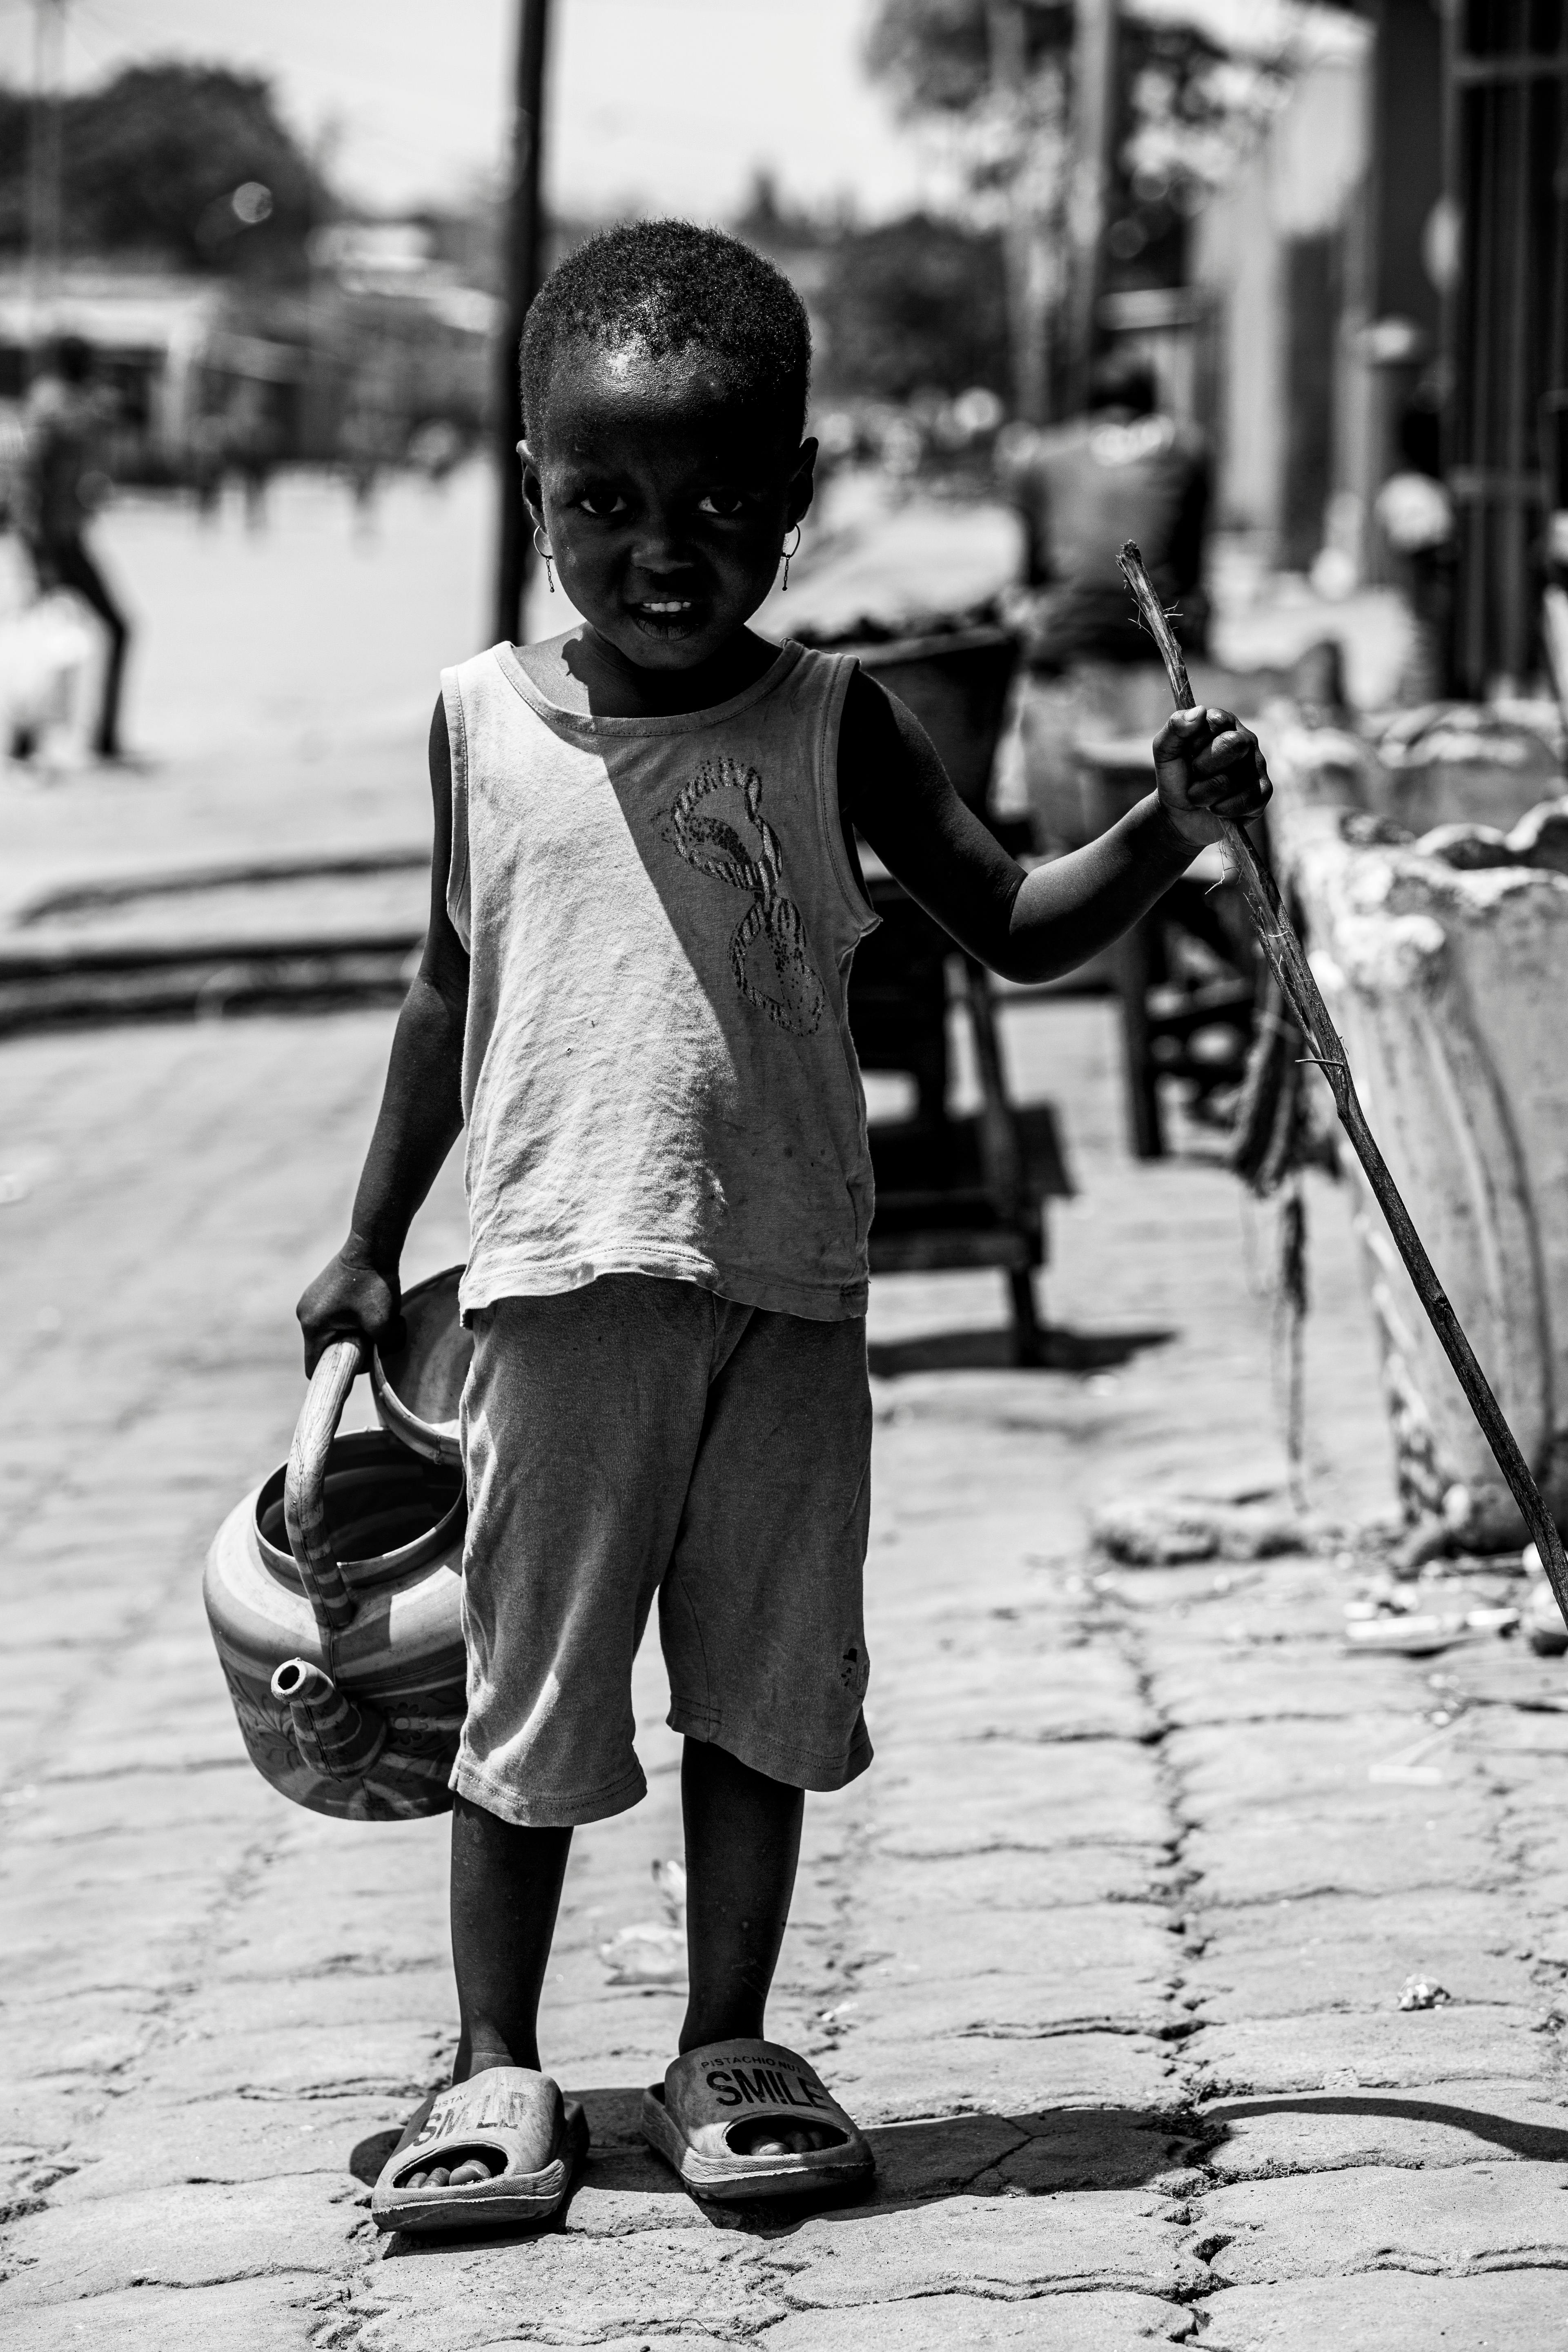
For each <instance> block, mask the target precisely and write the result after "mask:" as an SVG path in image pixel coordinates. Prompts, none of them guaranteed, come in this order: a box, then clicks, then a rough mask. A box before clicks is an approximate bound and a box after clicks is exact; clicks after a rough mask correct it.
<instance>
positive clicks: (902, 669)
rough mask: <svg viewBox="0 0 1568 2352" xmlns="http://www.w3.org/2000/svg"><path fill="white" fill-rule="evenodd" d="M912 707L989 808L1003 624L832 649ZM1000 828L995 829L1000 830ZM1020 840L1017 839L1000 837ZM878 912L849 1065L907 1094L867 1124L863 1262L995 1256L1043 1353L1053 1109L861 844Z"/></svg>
mask: <svg viewBox="0 0 1568 2352" xmlns="http://www.w3.org/2000/svg"><path fill="white" fill-rule="evenodd" d="M842 650H846V651H849V652H853V653H855V654H857V655H858V658H859V661H860V665H861V667H862V668H863V669H865V670H866V672H867V673H868V676H870V677H874V678H876V679H877V680H878V682H879V684H880V685H882V686H884V687H886V688H887V689H888V691H889V693H890V694H894V695H897V696H898V698H899V699H900V701H901V702H903V703H906V704H907V705H908V707H909V708H910V709H911V710H912V711H913V712H914V713H915V716H916V717H917V718H918V719H920V720H921V724H922V726H923V727H924V728H925V730H926V731H927V733H928V734H929V735H930V736H931V740H932V742H933V743H934V744H935V746H936V749H937V751H938V752H939V753H940V754H941V756H942V761H943V764H944V765H945V767H946V769H947V772H948V774H949V775H950V776H951V777H952V781H953V783H954V785H955V787H956V788H957V790H958V792H959V793H960V795H961V796H962V798H963V800H964V801H965V802H966V803H968V805H969V806H970V807H971V808H973V810H974V811H975V812H976V814H978V815H980V816H981V817H982V818H984V819H985V820H986V822H990V819H989V814H988V803H989V795H990V787H991V772H992V768H993V765H994V760H995V756H996V746H997V742H998V740H999V738H1000V735H1001V731H1002V720H1003V715H1004V712H1005V708H1006V701H1007V690H1008V688H1009V686H1010V685H1011V683H1012V678H1013V673H1014V669H1015V667H1016V661H1017V646H1016V640H1015V639H1014V638H1013V637H1012V635H1010V634H1009V633H1008V632H1007V631H1006V630H1005V629H1002V628H996V627H976V628H966V629H957V630H952V631H948V632H942V633H931V634H929V635H921V636H915V637H905V638H897V639H893V640H891V641H890V642H889V643H887V644H882V645H864V644H863V645H853V646H847V647H844V648H842ZM998 830H1000V828H998ZM1010 845H1013V846H1022V843H1021V842H1016V843H1013V844H1010ZM861 856H862V864H863V866H864V868H865V872H866V884H867V889H868V893H869V895H870V898H871V902H872V904H873V906H874V907H875V908H876V909H877V912H878V913H879V915H880V917H881V918H882V923H881V928H880V929H879V930H877V931H874V932H873V933H872V934H871V936H870V938H869V939H868V940H864V941H863V942H862V944H861V946H860V948H859V949H858V951H857V954H856V958H855V971H854V978H853V980H852V982H851V983H850V992H849V1024H850V1028H851V1030H852V1032H853V1034H854V1038H855V1045H856V1051H857V1052H858V1055H859V1057H860V1064H861V1066H862V1068H864V1069H868V1070H890V1071H896V1072H900V1073H903V1074H906V1075H907V1076H910V1078H912V1080H913V1082H914V1088H915V1108H914V1111H913V1113H912V1115H911V1116H910V1117H908V1118H900V1119H887V1120H883V1119H879V1120H875V1121H873V1122H872V1124H871V1128H870V1143H871V1160H872V1165H873V1169H874V1171H875V1174H876V1182H877V1213H876V1217H875V1220H874V1222H873V1223H872V1227H871V1241H870V1250H871V1270H872V1272H873V1273H874V1274H893V1273H908V1272H912V1271H915V1270H921V1271H923V1270H926V1269H930V1268H938V1267H950V1266H981V1265H993V1266H996V1267H998V1268H999V1269H1000V1270H1001V1271H1002V1272H1003V1273H1005V1276H1006V1277H1007V1286H1008V1293H1009V1297H1010V1301H1011V1307H1012V1315H1013V1329H1014V1343H1015V1349H1016V1356H1017V1360H1018V1361H1019V1362H1020V1363H1034V1362H1037V1361H1038V1360H1039V1359H1040V1353H1041V1333H1040V1326H1039V1318H1038V1313H1037V1304H1036V1300H1035V1296H1034V1282H1033V1277H1034V1271H1035V1268H1036V1267H1037V1266H1039V1265H1043V1264H1044V1263H1045V1260H1046V1255H1047V1226H1046V1202H1047V1200H1048V1199H1049V1198H1051V1197H1052V1196H1053V1195H1056V1196H1058V1197H1060V1196H1065V1195H1067V1194H1068V1193H1070V1192H1071V1189H1072V1188H1071V1186H1070V1184H1069V1183H1068V1179H1067V1175H1066V1171H1065V1168H1064V1165H1063V1160H1062V1154H1061V1150H1060V1146H1059V1142H1058V1133H1057V1124H1056V1118H1055V1113H1054V1111H1053V1110H1052V1108H1051V1107H1050V1105H1049V1104H1047V1103H1039V1104H1032V1105H1030V1106H1028V1107H1027V1108H1021V1107H1020V1106H1019V1105H1017V1104H1016V1103H1015V1102H1014V1101H1013V1099H1012V1097H1011V1095H1010V1093H1009V1091H1008V1087H1007V1082H1006V1076H1005V1071H1004V1068H1003V1062H1002V1054H1001V1047H1000V1042H999V1039H998V1036H997V1031H996V1018H995V1003H994V992H993V987H992V982H991V980H990V976H989V974H988V973H987V972H986V971H985V970H984V967H983V966H982V965H981V964H979V963H977V962H975V961H974V960H973V958H972V957H969V956H964V955H960V954H959V953H958V952H957V951H956V950H954V949H953V946H952V941H951V940H949V939H948V937H947V935H946V933H945V932H944V931H942V930H941V929H939V928H938V926H937V925H936V924H935V923H933V922H932V921H931V919H930V917H929V916H928V915H926V914H925V913H924V912H923V911H922V910H921V908H919V907H918V906H916V904H915V903H914V901H913V899H912V898H910V897H909V895H908V894H907V892H905V891H904V890H902V889H901V888H900V886H899V885H898V883H897V882H895V881H894V879H893V878H892V877H891V875H889V874H888V873H887V872H886V871H885V870H884V869H883V868H882V867H881V866H879V863H878V862H877V860H876V859H875V858H874V857H873V856H871V854H870V853H869V851H868V850H866V849H864V848H862V853H861ZM955 1018H956V1019H959V1020H962V1021H965V1022H966V1023H967V1024H968V1027H969V1033H970V1037H971V1040H972V1043H973V1054H974V1064H975V1071H976V1075H977V1077H978V1080H979V1085H980V1095H981V1102H980V1108H979V1110H978V1111H977V1112H974V1113H973V1114H972V1115H970V1116H968V1117H966V1118H955V1117H953V1116H952V1115H951V1113H950V1111H949V1108H948V1095H949V1079H950V1061H951V1024H952V1021H953V1020H954V1019H955Z"/></svg>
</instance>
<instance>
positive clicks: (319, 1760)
mask: <svg viewBox="0 0 1568 2352" xmlns="http://www.w3.org/2000/svg"><path fill="white" fill-rule="evenodd" d="M272 1696H273V1697H274V1698H275V1699H278V1700H279V1701H280V1702H281V1703H282V1704H283V1705H284V1706H287V1708H288V1710H289V1720H290V1722H291V1723H292V1725H293V1730H294V1744H295V1746H296V1747H297V1748H299V1750H300V1755H301V1756H302V1757H303V1759H305V1761H306V1763H307V1764H310V1765H312V1766H314V1768H315V1769H317V1770H318V1771H320V1772H324V1773H325V1774H326V1775H327V1776H328V1778H329V1779H331V1780H359V1779H360V1777H361V1776H362V1774H363V1773H365V1772H367V1771H368V1770H369V1769H370V1767H371V1766H372V1765H373V1764H374V1761H375V1759H376V1758H377V1757H378V1756H379V1755H380V1753H381V1751H382V1749H383V1748H384V1747H385V1745H386V1722H385V1718H384V1717H383V1716H382V1715H381V1714H380V1713H379V1712H378V1711H377V1709H376V1708H374V1706H370V1705H368V1704H367V1702H366V1701H364V1700H363V1699H352V1698H350V1697H349V1696H348V1694H347V1693H346V1692H345V1691H341V1690H340V1689H339V1688H338V1686H337V1685H336V1683H334V1682H333V1680H332V1679H331V1675H324V1674H323V1673H322V1672H321V1667H320V1666H313V1665H311V1664H310V1661H309V1660H308V1659H306V1658H286V1659H285V1660H284V1662H283V1664H281V1665H280V1666H279V1669H278V1671H277V1673H276V1674H275V1675H273V1677H272Z"/></svg>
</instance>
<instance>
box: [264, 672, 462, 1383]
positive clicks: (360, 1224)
mask: <svg viewBox="0 0 1568 2352" xmlns="http://www.w3.org/2000/svg"><path fill="white" fill-rule="evenodd" d="M430 793H431V799H432V801H433V802H434V804H435V835H434V844H433V846H432V850H431V856H430V928H429V929H428V930H427V931H426V935H425V952H424V954H423V955H422V956H421V958H420V961H419V970H418V971H417V973H416V976H415V981H414V985H413V986H412V988H411V989H410V990H409V992H408V995H407V999H406V1001H405V1004H404V1007H403V1010H402V1012H401V1013H399V1014H398V1016H397V1034H396V1035H395V1038H394V1040H393V1046H392V1059H391V1061H390V1063H389V1064H388V1066H387V1072H386V1085H385V1087H384V1089H383V1092H382V1097H381V1109H380V1111H379V1112H378V1114H377V1116H376V1122H375V1131H374V1134H373V1135H372V1137H371V1140H370V1150H369V1151H368V1152H367V1153H366V1154H365V1162H364V1169H363V1173H362V1174H361V1177H360V1180H359V1190H358V1192H356V1193H355V1195H354V1205H353V1220H352V1223H351V1225H350V1229H349V1237H348V1239H347V1241H346V1242H344V1244H343V1245H342V1249H341V1250H339V1252H338V1254H337V1255H336V1256H335V1257H334V1258H332V1259H331V1260H330V1261H329V1263H328V1264H327V1265H324V1266H323V1267H322V1269H321V1273H320V1274H319V1275H318V1276H316V1279H315V1280H314V1282H312V1283H311V1285H310V1288H309V1289H308V1290H307V1291H306V1292H305V1295H304V1297H302V1298H301V1299H300V1304H299V1307H297V1308H296V1310H295V1311H296V1313H297V1314H298V1316H299V1318H300V1328H302V1330H303V1331H304V1334H305V1370H306V1373H307V1375H309V1374H310V1373H311V1372H313V1371H314V1370H315V1369H316V1361H317V1359H318V1358H319V1357H320V1355H321V1350H322V1349H324V1348H325V1347H326V1346H327V1345H328V1343H329V1342H330V1341H331V1340H332V1339H350V1338H358V1339H366V1340H369V1341H371V1342H373V1343H374V1341H375V1340H377V1339H382V1338H383V1337H384V1336H385V1335H387V1334H389V1333H395V1330H396V1327H397V1324H398V1320H399V1316H398V1309H399V1307H400V1304H401V1291H400V1287H399V1284H398V1265H399V1263H400V1261H401V1259H402V1256H403V1244H404V1242H405V1239H406V1237H407V1233H408V1228H409V1226H410V1225H411V1224H412V1223H413V1222H414V1215H415V1212H416V1210H417V1208H418V1207H419V1204H420V1202H422V1201H423V1200H424V1198H425V1196H426V1193H427V1192H429V1190H430V1187H431V1185H432V1184H433V1183H434V1182H435V1181H436V1178H437V1173H438V1171H439V1170H440V1166H441V1162H442V1161H443V1160H445V1159H446V1157H447V1152H448V1151H450V1150H451V1148H452V1146H453V1144H454V1142H455V1141H456V1140H457V1139H458V1135H459V1134H460V1133H461V1131H462V1125H463V1105H462V1070H463V1030H464V1025H465V1023H466V1021H467V1018H468V954H467V951H466V950H465V949H464V947H463V943H462V941H461V940H459V939H458V934H457V932H456V931H455V930H454V929H453V928H452V921H451V918H450V916H449V915H448V914H447V870H448V868H449V866H450V865H451V860H452V752H451V745H450V743H449V742H448V740H447V713H446V709H445V706H444V705H443V704H442V703H440V702H437V705H436V715H435V717H434V719H432V720H431V722H430Z"/></svg>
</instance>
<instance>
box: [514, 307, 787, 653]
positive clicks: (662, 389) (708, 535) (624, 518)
mask: <svg viewBox="0 0 1568 2352" xmlns="http://www.w3.org/2000/svg"><path fill="white" fill-rule="evenodd" d="M520 446H521V455H522V460H523V482H522V486H523V496H524V497H525V498H526V499H527V500H528V504H529V508H530V510H531V513H532V515H533V518H534V520H535V522H542V524H543V526H544V531H545V536H546V538H547V539H548V541H549V543H550V547H551V551H552V557H553V561H554V563H555V568H556V570H557V571H558V572H560V574H561V585H562V587H563V589H564V591H565V593H566V594H567V595H568V596H570V598H571V599H572V602H573V604H575V606H576V607H577V610H578V611H579V612H580V613H581V614H583V617H584V620H586V621H587V622H588V623H589V624H590V625H592V627H593V628H594V629H595V630H596V631H597V632H598V634H599V635H600V636H602V637H604V638H605V639H606V640H607V641H608V642H609V644H611V645H612V646H615V647H616V650H617V651H618V652H619V653H621V654H623V655H624V656H626V659H627V660H628V661H631V662H635V663H636V664H637V666H638V667H639V668H643V669H660V670H682V669H695V668H697V667H699V665H700V663H702V662H705V661H708V660H710V659H711V657H712V656H714V655H715V654H717V653H719V652H721V650H722V648H723V646H725V644H726V643H727V642H728V641H729V639H731V637H733V636H734V635H736V633H737V632H738V631H739V630H740V629H742V627H743V626H744V625H745V624H746V622H747V621H748V620H750V618H751V616H752V614H753V613H754V612H755V611H756V609H757V607H758V605H759V604H761V603H762V602H763V598H764V597H765V596H766V595H767V593H768V591H769V590H770V588H771V587H772V586H773V580H774V576H775V574H776V572H777V570H778V563H779V555H780V551H781V549H782V547H783V544H784V538H785V536H786V534H787V533H788V532H789V531H790V530H793V528H794V526H795V524H796V523H797V522H798V521H799V520H800V518H801V516H802V515H803V514H804V513H805V510H806V509H807V507H808V506H809V505H810V504H811V473H812V467H813V465H814V463H815V461H816V442H815V441H805V442H802V443H800V444H799V445H798V446H797V445H796V443H795V438H794V436H793V435H790V436H787V437H786V436H784V435H782V434H781V431H780V428H779V423H778V419H777V416H776V415H768V414H766V413H761V414H759V413H758V411H757V410H756V409H755V408H748V407H747V406H746V405H744V404H742V403H740V402H739V401H738V400H737V398H736V395H735V392H734V389H733V387H732V385H731V384H730V383H727V382H726V380H725V378H724V375H723V373H722V366H721V362H716V361H715V360H714V359H713V358H712V357H711V356H710V355H708V354H704V353H702V352H679V353H677V354H675V355H673V356H669V357H665V358H661V359H654V358H651V357H650V356H649V355H648V354H647V352H645V351H642V350H639V349H637V348H636V347H634V348H632V349H630V350H621V351H605V350H602V349H600V348H599V347H598V346H597V345H594V344H588V343H577V344H574V345H572V346H570V347H569V348H568V350H567V351H565V352H563V353H562V354H561V356H560V358H559V359H558V360H557V362H556V367H555V373H554V376H553V379H552V383H551V387H550V399H549V406H548V409H547V411H546V414H545V417H544V421H543V425H542V430H541V431H540V432H539V433H538V434H537V435H536V437H535V439H534V440H533V441H532V442H526V441H525V442H523V443H521V445H520Z"/></svg>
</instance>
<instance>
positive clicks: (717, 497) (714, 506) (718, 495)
mask: <svg viewBox="0 0 1568 2352" xmlns="http://www.w3.org/2000/svg"><path fill="white" fill-rule="evenodd" d="M745 503H746V501H745V499H744V498H743V497H742V494H741V492H740V491H739V490H710V491H709V492H708V494H707V496H706V497H705V498H700V499H698V501H697V511H698V513H699V514H710V515H719V516H721V517H722V519H723V520H725V521H726V522H728V521H729V520H731V519H732V517H734V516H735V515H738V514H739V513H740V512H741V510H742V508H743V507H744V505H745Z"/></svg>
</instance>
